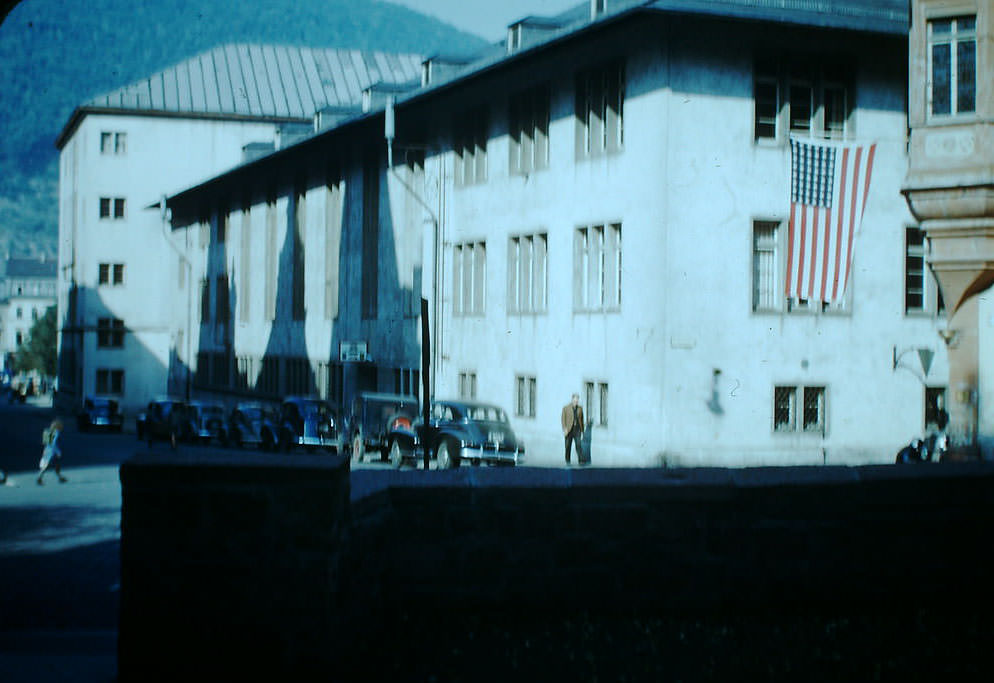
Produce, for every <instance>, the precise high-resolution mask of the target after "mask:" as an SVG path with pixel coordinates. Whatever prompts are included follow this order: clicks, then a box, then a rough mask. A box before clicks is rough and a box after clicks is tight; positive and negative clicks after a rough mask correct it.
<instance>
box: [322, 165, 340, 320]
mask: <svg viewBox="0 0 994 683" xmlns="http://www.w3.org/2000/svg"><path fill="white" fill-rule="evenodd" d="M341 235H342V188H341V179H340V176H339V175H338V173H337V172H336V171H329V172H328V180H327V183H326V190H325V209H324V239H325V243H324V319H325V320H334V319H335V318H336V317H337V316H338V262H339V245H340V244H341Z"/></svg>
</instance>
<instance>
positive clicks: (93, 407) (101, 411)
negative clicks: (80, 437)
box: [76, 396, 124, 432]
mask: <svg viewBox="0 0 994 683" xmlns="http://www.w3.org/2000/svg"><path fill="white" fill-rule="evenodd" d="M123 426H124V415H123V414H121V409H120V407H119V406H118V403H117V401H115V400H114V399H112V398H106V397H103V396H87V397H86V398H85V399H84V400H83V406H82V407H81V408H80V409H79V411H77V412H76V427H77V428H78V429H79V431H81V432H88V431H90V430H91V429H107V430H110V431H114V432H120V431H121V429H122V427H123Z"/></svg>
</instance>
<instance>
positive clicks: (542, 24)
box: [506, 17, 563, 54]
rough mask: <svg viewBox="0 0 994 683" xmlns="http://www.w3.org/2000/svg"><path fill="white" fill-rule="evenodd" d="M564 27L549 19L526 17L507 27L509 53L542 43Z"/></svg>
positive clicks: (558, 22)
mask: <svg viewBox="0 0 994 683" xmlns="http://www.w3.org/2000/svg"><path fill="white" fill-rule="evenodd" d="M562 27H563V24H562V22H560V21H558V20H556V19H551V18H549V17H525V18H524V19H520V20H519V21H516V22H514V23H513V24H511V25H509V26H508V27H507V43H506V45H507V53H508V54H514V53H515V52H517V51H518V50H522V49H524V48H527V47H531V46H532V45H534V44H536V43H540V42H541V41H542V40H543V39H544V38H546V37H548V36H549V34H551V33H553V32H554V31H558V30H559V29H561V28H562Z"/></svg>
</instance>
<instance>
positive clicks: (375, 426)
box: [349, 391, 418, 462]
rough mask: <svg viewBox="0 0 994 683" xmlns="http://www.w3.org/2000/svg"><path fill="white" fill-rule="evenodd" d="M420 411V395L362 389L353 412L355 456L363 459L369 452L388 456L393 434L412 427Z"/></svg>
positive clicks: (352, 434)
mask: <svg viewBox="0 0 994 683" xmlns="http://www.w3.org/2000/svg"><path fill="white" fill-rule="evenodd" d="M417 415H418V399H416V398H414V397H413V396H404V395H401V394H381V393H376V392H372V391H362V392H359V395H358V396H356V397H355V399H354V400H353V401H352V413H351V415H350V416H349V433H350V440H351V442H352V459H353V460H354V461H355V462H362V461H363V459H365V457H366V455H367V454H369V453H375V454H376V455H377V456H379V457H380V459H384V458H386V457H387V455H388V454H389V450H390V434H391V433H392V432H393V431H394V430H397V429H407V430H410V428H411V425H412V424H413V423H414V420H415V418H416V417H417Z"/></svg>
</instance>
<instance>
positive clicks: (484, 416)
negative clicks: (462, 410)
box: [466, 406, 507, 422]
mask: <svg viewBox="0 0 994 683" xmlns="http://www.w3.org/2000/svg"><path fill="white" fill-rule="evenodd" d="M466 416H467V417H468V418H469V419H470V420H476V421H479V422H507V415H505V414H504V411H503V410H501V409H500V408H497V407H496V406H469V407H468V408H467V409H466Z"/></svg>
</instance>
